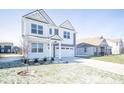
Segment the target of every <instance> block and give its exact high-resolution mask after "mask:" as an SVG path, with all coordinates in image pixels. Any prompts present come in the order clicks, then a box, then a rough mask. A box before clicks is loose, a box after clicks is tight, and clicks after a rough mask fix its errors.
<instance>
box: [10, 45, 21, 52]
mask: <svg viewBox="0 0 124 93" xmlns="http://www.w3.org/2000/svg"><path fill="white" fill-rule="evenodd" d="M12 51H13V53H16V54H22V49H21V48H20V47H18V46H13V48H12Z"/></svg>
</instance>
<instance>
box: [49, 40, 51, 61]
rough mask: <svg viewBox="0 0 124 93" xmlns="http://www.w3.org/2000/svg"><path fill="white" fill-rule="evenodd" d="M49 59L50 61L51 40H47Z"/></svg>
mask: <svg viewBox="0 0 124 93" xmlns="http://www.w3.org/2000/svg"><path fill="white" fill-rule="evenodd" d="M49 59H51V40H49Z"/></svg>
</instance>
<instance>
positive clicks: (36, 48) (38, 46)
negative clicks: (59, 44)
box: [31, 43, 43, 53]
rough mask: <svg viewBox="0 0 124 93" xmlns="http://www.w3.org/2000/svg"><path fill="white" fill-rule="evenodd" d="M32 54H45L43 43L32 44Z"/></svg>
mask: <svg viewBox="0 0 124 93" xmlns="http://www.w3.org/2000/svg"><path fill="white" fill-rule="evenodd" d="M31 45H32V50H31V51H32V53H42V52H43V43H32V44H31Z"/></svg>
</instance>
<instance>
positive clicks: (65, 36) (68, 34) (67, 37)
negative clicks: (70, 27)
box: [63, 31, 70, 39]
mask: <svg viewBox="0 0 124 93" xmlns="http://www.w3.org/2000/svg"><path fill="white" fill-rule="evenodd" d="M63 37H64V38H66V39H70V32H66V31H64V33H63Z"/></svg>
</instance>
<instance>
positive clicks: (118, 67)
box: [73, 58, 124, 75]
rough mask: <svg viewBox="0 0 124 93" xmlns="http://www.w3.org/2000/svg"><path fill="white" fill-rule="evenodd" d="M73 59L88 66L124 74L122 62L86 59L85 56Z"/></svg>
mask: <svg viewBox="0 0 124 93" xmlns="http://www.w3.org/2000/svg"><path fill="white" fill-rule="evenodd" d="M73 61H74V62H77V63H81V64H83V65H86V66H91V67H94V68H98V69H102V70H104V71H109V72H112V73H117V74H120V75H124V65H122V64H117V63H111V62H105V61H99V60H93V59H84V58H75V59H74V60H73Z"/></svg>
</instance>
